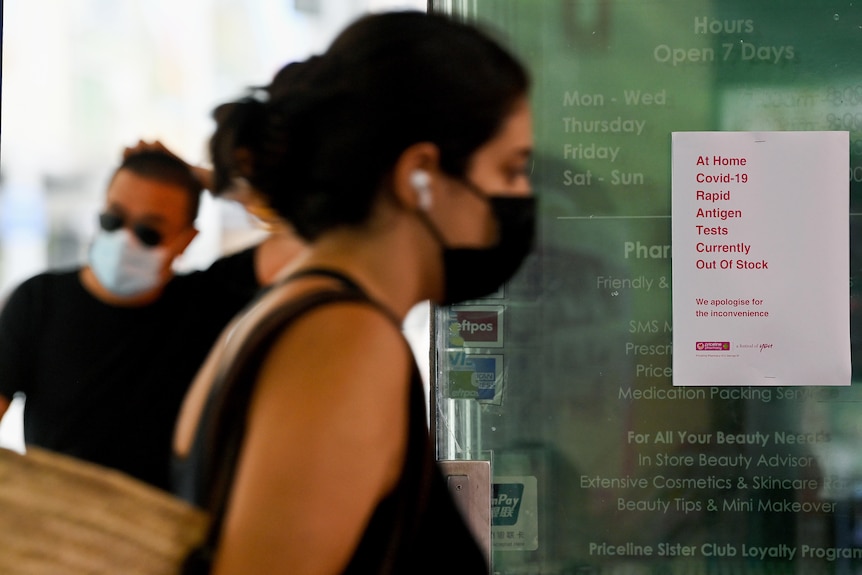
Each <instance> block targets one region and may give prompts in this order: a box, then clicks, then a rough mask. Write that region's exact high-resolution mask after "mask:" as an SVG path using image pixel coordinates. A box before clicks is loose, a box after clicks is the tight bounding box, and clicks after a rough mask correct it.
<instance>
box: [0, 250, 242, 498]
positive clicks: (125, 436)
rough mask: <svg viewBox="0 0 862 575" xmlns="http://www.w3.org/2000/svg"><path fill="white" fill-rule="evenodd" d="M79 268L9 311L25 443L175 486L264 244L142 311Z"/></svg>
mask: <svg viewBox="0 0 862 575" xmlns="http://www.w3.org/2000/svg"><path fill="white" fill-rule="evenodd" d="M78 271H79V270H71V271H64V272H48V273H43V274H40V275H38V276H35V277H33V278H31V279H29V280H27V281H25V282H24V283H22V284H21V286H19V287H18V288H17V289H16V290H15V291H14V292H13V293H12V295H11V296H10V297H9V299H8V301H7V303H6V305H5V307H4V308H3V310H2V313H0V395H3V396H5V397H7V398H11V397H12V396H13V395H14V394H15V393H17V392H23V393H24V394H25V396H26V403H25V407H24V440H25V442H26V443H27V444H32V445H39V446H41V447H45V448H48V449H52V450H55V451H58V452H61V453H66V454H68V455H72V456H75V457H79V458H82V459H86V460H90V461H93V462H96V463H100V464H102V465H106V466H109V467H113V468H117V469H119V470H121V471H124V472H126V473H129V474H130V475H132V476H135V477H137V478H139V479H142V480H144V481H147V482H149V483H151V484H153V485H155V486H157V487H160V488H163V489H168V488H169V462H170V449H171V443H172V437H173V430H174V424H175V421H176V416H177V412H178V410H179V407H180V404H181V403H182V400H183V398H184V396H185V393H186V390H187V389H188V386H189V384H190V383H191V382H192V380H193V378H194V376H195V374H196V373H197V371H198V368H199V367H200V366H201V364H202V363H203V360H204V358H205V357H206V355H207V353H208V352H209V350H210V348H211V347H212V345H213V343H214V342H215V340H216V338H217V337H218V335H219V333H221V330H222V329H223V328H224V326H225V325H226V324H227V323H228V322H229V321H230V319H231V318H232V317H233V316H234V315H236V314H237V313H238V312H239V311H240V310H241V309H242V308H243V307H244V306H245V305H246V304H247V303H248V302H249V301H250V300H251V299H252V298H253V297H254V295H255V294H256V292H257V291H258V283H257V280H256V279H255V274H254V249H253V248H251V249H248V250H245V251H242V252H240V253H238V254H235V255H232V256H229V257H226V258H222V259H220V260H218V261H216V262H215V263H214V264H213V265H212V266H210V268H209V269H207V270H206V271H197V272H192V273H189V274H184V275H177V276H175V277H174V278H173V279H172V280H171V281H170V282H169V283H168V285H167V286H166V287H165V291H164V293H163V295H162V297H161V298H159V299H158V300H157V301H156V302H154V303H152V304H149V305H146V306H141V307H116V306H110V305H106V304H104V303H102V302H101V301H99V300H97V299H96V298H94V297H93V296H92V295H90V293H89V292H87V291H86V290H85V289H84V287H83V286H82V285H81V282H80V280H79V275H78Z"/></svg>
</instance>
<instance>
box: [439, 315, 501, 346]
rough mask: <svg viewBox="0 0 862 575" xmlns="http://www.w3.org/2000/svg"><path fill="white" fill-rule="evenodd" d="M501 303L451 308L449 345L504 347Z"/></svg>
mask: <svg viewBox="0 0 862 575" xmlns="http://www.w3.org/2000/svg"><path fill="white" fill-rule="evenodd" d="M504 309H505V308H504V307H503V306H501V305H474V306H453V307H450V308H449V320H448V338H449V347H503V310H504Z"/></svg>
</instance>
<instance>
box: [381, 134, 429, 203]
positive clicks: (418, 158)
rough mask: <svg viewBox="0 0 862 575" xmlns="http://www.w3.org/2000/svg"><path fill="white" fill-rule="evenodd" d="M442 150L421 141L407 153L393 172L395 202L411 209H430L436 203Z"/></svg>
mask: <svg viewBox="0 0 862 575" xmlns="http://www.w3.org/2000/svg"><path fill="white" fill-rule="evenodd" d="M439 158H440V151H439V150H438V148H437V146H436V145H435V144H432V143H431V142H419V143H417V144H413V145H412V146H410V147H409V148H407V149H406V150H404V151H403V152H402V153H401V155H400V156H399V157H398V161H397V162H396V163H395V168H394V170H393V174H392V175H393V178H392V180H393V181H392V184H393V191H394V194H395V198H396V200H397V201H398V202H399V203H400V204H401V205H402V206H404V207H405V208H407V209H408V210H417V209H418V210H423V211H424V210H428V209H430V208H431V205H432V204H433V190H434V186H435V182H434V181H435V178H438V177H439V175H440V167H439Z"/></svg>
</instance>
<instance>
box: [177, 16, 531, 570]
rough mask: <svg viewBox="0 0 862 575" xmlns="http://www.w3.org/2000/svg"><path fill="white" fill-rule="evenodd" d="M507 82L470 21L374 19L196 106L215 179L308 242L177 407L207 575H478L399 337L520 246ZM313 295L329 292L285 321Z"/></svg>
mask: <svg viewBox="0 0 862 575" xmlns="http://www.w3.org/2000/svg"><path fill="white" fill-rule="evenodd" d="M527 89H528V79H527V75H526V73H525V71H524V69H523V68H522V67H521V65H520V64H518V62H517V61H516V60H515V59H514V58H513V57H512V56H511V55H509V54H508V53H507V52H505V51H504V50H503V49H502V48H500V47H499V46H498V45H497V44H496V43H494V42H493V41H492V40H490V39H489V38H488V37H486V36H485V35H483V34H482V33H480V32H478V31H477V30H475V29H474V28H472V27H469V26H466V25H463V24H459V23H455V22H453V21H451V20H449V19H447V18H444V17H442V16H433V15H426V14H422V13H414V12H396V13H384V14H377V15H371V16H366V17H364V18H362V19H360V20H359V21H357V22H356V23H354V24H353V25H351V26H350V27H348V28H347V29H346V30H345V31H344V32H342V34H340V35H339V36H338V38H336V40H335V41H334V42H333V44H332V45H331V46H330V48H329V49H328V50H327V51H326V52H325V53H324V54H322V55H321V56H319V57H314V58H311V59H309V60H307V61H305V62H302V63H297V64H291V65H289V66H287V67H285V68H284V69H283V70H282V71H281V72H279V74H277V75H276V77H275V79H274V80H273V82H272V83H271V84H270V85H269V86H267V87H266V88H264V89H263V90H262V92H263V93H262V94H259V95H258V97H249V98H245V99H242V100H240V101H237V102H234V103H231V104H226V105H223V106H221V107H220V108H219V109H218V110H217V111H216V114H215V116H216V120H217V123H218V126H217V129H216V133H215V134H214V136H213V139H212V142H211V150H212V153H213V162H214V168H215V177H216V188H217V189H218V188H223V187H227V186H229V185H230V182H231V181H232V180H234V179H236V178H242V179H244V180H247V181H248V182H249V183H250V184H251V185H252V186H253V187H254V188H255V189H257V190H258V191H260V192H261V193H262V194H263V195H264V196H266V197H268V198H269V201H270V204H271V207H272V208H273V209H274V210H275V211H276V212H277V213H278V214H279V215H280V216H281V217H283V218H284V219H285V220H287V221H289V222H290V223H291V224H292V225H293V227H294V229H295V230H296V231H297V233H299V234H300V235H301V236H302V237H303V238H304V239H306V240H307V241H308V244H309V248H308V250H307V252H306V253H305V254H304V255H303V256H301V257H300V258H299V260H297V261H295V262H294V263H292V264H291V267H290V270H289V272H290V273H289V274H288V277H287V279H286V280H285V281H283V282H282V283H281V284H279V285H278V286H277V287H276V288H275V289H273V290H270V292H269V293H268V294H267V295H266V296H265V297H264V298H263V299H261V300H260V301H259V302H258V305H256V306H254V307H252V308H251V309H250V310H249V312H248V313H247V314H246V315H245V316H244V317H243V318H242V319H241V320H240V321H239V323H238V324H237V325H236V326H235V328H234V329H233V330H231V331H230V332H229V333H228V334H227V335H226V336H225V340H226V343H225V345H224V346H223V347H221V348H216V350H215V351H214V353H213V355H212V356H211V358H210V361H209V362H208V366H207V367H205V368H204V371H202V373H201V375H200V377H199V378H198V381H197V382H196V384H195V388H194V390H193V391H192V393H191V394H190V395H189V397H188V398H187V402H186V405H185V407H184V409H183V413H182V415H181V419H180V422H179V426H178V430H177V431H178V432H177V438H176V449H177V454H178V456H179V458H180V460H181V461H182V460H184V461H185V463H194V462H195V461H196V460H197V459H198V458H199V457H200V458H203V459H204V460H207V459H208V463H207V462H206V461H205V462H204V464H203V465H202V466H200V465H197V463H194V465H195V466H197V473H198V474H197V475H196V476H195V477H194V478H193V480H192V481H191V484H192V487H191V488H190V490H187V491H186V492H187V494H189V497H190V498H192V499H193V500H194V501H196V502H197V503H199V504H202V505H207V506H209V507H210V508H211V509H213V510H214V512H215V513H216V515H217V516H218V515H219V513H220V511H219V503H218V502H219V501H220V500H221V498H222V497H224V498H225V499H226V500H227V503H226V506H225V507H224V509H223V510H224V516H223V519H222V520H221V521H220V522H219V523H218V524H217V525H216V528H215V530H214V536H215V538H214V541H213V548H214V549H215V552H214V553H215V560H214V564H213V568H212V572H213V573H215V574H219V575H225V574H234V573H236V574H238V573H243V574H246V573H269V572H272V573H290V574H292V575H305V574H334V573H363V574H365V573H378V572H389V573H411V574H412V573H440V572H444V570H446V571H450V572H453V571H454V572H463V573H486V572H487V565H486V564H485V561H484V559H483V556H482V554H481V553H480V552H479V550H478V548H477V546H476V544H475V542H474V541H473V540H472V538H471V537H470V535H469V532H468V530H467V529H466V528H465V525H464V523H463V521H462V520H461V518H460V516H459V515H458V513H457V511H455V507H454V506H453V503H452V501H451V499H450V498H449V494H448V492H447V490H446V486H445V483H444V482H443V480H442V478H441V476H440V474H439V473H438V472H437V470H436V466H435V464H434V461H433V457H434V456H433V449H432V447H431V443H430V441H429V438H428V436H427V430H426V427H425V409H424V403H423V401H424V399H423V394H422V389H421V380H420V378H419V377H418V375H417V372H416V369H415V363H414V361H413V356H412V354H411V351H410V348H409V346H408V345H407V343H406V342H405V340H404V338H403V337H402V333H401V330H400V324H401V321H402V320H403V319H404V317H405V315H406V314H407V312H408V311H409V310H410V309H411V308H412V307H413V306H414V305H415V304H417V303H419V302H421V301H424V300H431V301H434V302H437V303H454V302H457V301H462V300H464V299H474V298H477V297H482V296H484V295H487V294H489V293H491V292H493V291H495V290H496V289H497V288H498V287H499V286H500V285H501V284H502V283H503V282H504V281H506V280H507V279H508V277H509V276H510V275H511V274H512V273H513V272H514V271H515V270H516V269H517V267H518V266H519V264H520V262H521V261H522V260H523V258H524V257H525V256H526V254H527V253H528V251H529V249H530V243H531V240H532V234H533V198H532V197H531V195H530V186H529V182H528V177H527V168H528V167H529V159H530V152H531V146H532V134H531V120H530V112H529V107H528V102H527V98H526V95H527ZM320 294H323V295H324V297H326V298H328V297H329V296H327V294H335V295H334V296H333V298H334V299H335V301H330V300H329V299H326V301H324V302H322V303H321V302H315V303H312V304H309V306H308V307H309V308H310V309H306V308H304V307H303V311H297V310H296V309H295V306H297V305H302V306H305V303H304V302H307V301H308V299H309V298H314V297H317V296H319V295H320ZM311 306H313V307H311ZM284 309H288V310H290V311H289V312H288V313H287V314H286V315H284V314H282V315H280V316H279V314H280V313H281V310H284ZM276 316H279V317H278V319H276V320H273V318H274V317H276ZM262 334H265V337H264V335H262ZM250 340H253V343H252V344H248V341H250ZM238 350H241V351H238ZM249 357H250V358H251V359H249ZM239 364H242V366H243V367H237V366H238V365H239ZM213 371H214V372H220V373H225V372H229V373H232V374H233V373H240V374H241V376H240V377H241V378H243V377H244V378H245V379H246V380H248V381H247V387H248V388H249V390H250V391H249V394H250V399H249V403H248V406H247V407H246V406H245V405H244V404H243V403H242V402H241V400H238V399H236V397H234V396H229V397H228V399H227V400H225V399H221V400H213V399H212V396H217V395H218V392H217V391H216V392H211V391H210V390H209V388H210V387H211V386H212V385H213V384H212V379H213V378H212V377H211V372H213ZM208 394H209V395H210V396H211V397H210V399H209V403H210V405H212V404H213V403H216V404H217V403H219V401H221V402H222V403H224V404H226V405H227V406H228V407H233V408H236V406H237V405H240V406H241V407H240V408H238V409H235V412H237V413H235V414H234V416H235V417H236V419H231V417H233V416H231V417H227V418H226V419H222V420H219V421H216V422H215V423H213V422H212V420H211V418H210V416H209V415H207V413H206V410H204V408H203V405H204V403H205V402H206V397H207V395H208ZM202 412H204V413H203V415H202ZM225 422H227V423H225ZM213 428H217V429H220V430H221V431H217V433H216V435H215V436H211V435H207V434H208V433H210V431H211V430H212V429H213ZM207 430H210V431H207ZM225 430H228V431H226V432H225ZM237 430H238V431H237ZM222 432H224V433H222ZM213 437H216V439H212V438H213ZM195 438H197V439H195ZM196 441H197V446H198V448H197V449H198V450H197V456H196V455H195V453H196V451H195V447H194V445H195V442H196ZM211 442H214V443H211ZM202 445H209V446H210V447H209V449H210V450H211V451H210V452H209V455H210V457H209V458H207V455H208V453H207V451H206V447H203V448H202V447H201V446H202ZM213 445H214V447H213ZM231 445H237V446H238V447H237V449H236V453H237V454H238V455H237V459H236V467H235V474H233V475H232V476H231V475H230V469H232V467H233V464H228V465H227V466H226V467H227V469H228V471H227V472H226V471H225V469H224V467H225V466H223V467H219V466H220V465H221V464H222V463H224V461H225V460H228V461H230V457H226V456H225V454H226V453H229V452H230V446H231ZM212 450H214V451H212ZM190 453H191V455H189V454H190ZM201 468H203V469H204V471H203V472H201V471H200V470H201ZM224 477H228V480H227V481H228V482H229V485H230V487H229V488H226V489H224V490H223V491H219V488H218V486H219V485H223V483H222V482H221V481H220V479H219V478H224ZM214 501H215V503H213V502H214Z"/></svg>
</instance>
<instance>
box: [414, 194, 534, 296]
mask: <svg viewBox="0 0 862 575" xmlns="http://www.w3.org/2000/svg"><path fill="white" fill-rule="evenodd" d="M466 184H467V187H468V189H469V190H470V191H472V192H473V193H475V194H476V195H478V196H479V197H481V198H482V199H484V200H485V201H487V202H488V204H489V205H490V207H491V211H492V213H493V214H494V219H495V220H496V222H497V243H496V244H494V245H492V246H489V247H487V248H450V247H448V246H446V243H445V242H444V241H443V238H442V236H441V235H440V233H439V231H438V230H437V228H436V227H435V226H434V225H433V224H432V223H431V221H430V220H429V219H428V217H427V216H425V217H423V218H422V219H423V221H425V223H426V225H427V226H428V227H429V229H430V230H431V232H432V233H433V234H434V236H435V237H437V239H438V241H439V242H440V244H441V245H442V247H443V273H444V276H445V277H444V281H445V293H444V294H443V300H442V301H441V302H440V303H441V304H443V305H451V304H455V303H459V302H463V301H467V300H472V299H478V298H481V297H485V296H487V295H490V294H492V293H494V292H495V291H497V290H498V289H499V288H500V286H502V285H503V284H504V283H506V282H507V281H508V280H509V279H510V278H511V277H512V276H513V275H515V272H516V271H518V268H520V267H521V264H522V263H523V261H524V259H525V258H526V257H527V255H528V254H529V253H530V250H532V248H533V239H534V235H535V228H536V199H535V198H534V197H533V196H500V195H498V196H491V195H486V194H484V193H483V192H481V191H480V190H478V189H477V188H476V186H474V185H473V184H471V183H469V182H466ZM422 213H423V215H424V212H422Z"/></svg>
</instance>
